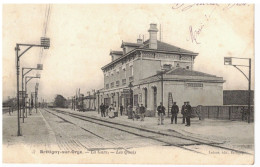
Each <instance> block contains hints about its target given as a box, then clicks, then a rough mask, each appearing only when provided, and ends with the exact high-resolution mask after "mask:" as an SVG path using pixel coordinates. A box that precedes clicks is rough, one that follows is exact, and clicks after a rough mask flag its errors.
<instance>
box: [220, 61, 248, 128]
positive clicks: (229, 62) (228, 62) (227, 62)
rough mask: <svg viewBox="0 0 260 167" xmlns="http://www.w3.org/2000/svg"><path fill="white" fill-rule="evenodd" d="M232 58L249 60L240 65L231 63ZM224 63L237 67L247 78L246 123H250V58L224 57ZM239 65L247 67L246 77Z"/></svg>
mask: <svg viewBox="0 0 260 167" xmlns="http://www.w3.org/2000/svg"><path fill="white" fill-rule="evenodd" d="M232 59H246V60H248V61H249V62H248V63H249V65H248V66H247V65H240V64H232ZM224 65H232V66H233V67H235V68H236V69H238V70H239V71H240V72H241V73H242V74H243V75H244V76H245V77H246V79H247V80H248V114H247V115H248V119H247V121H248V123H250V116H251V104H250V103H251V58H240V57H225V58H224ZM239 66H241V67H248V71H249V72H248V77H247V76H246V74H245V73H244V72H243V71H242V70H241V69H240V68H239Z"/></svg>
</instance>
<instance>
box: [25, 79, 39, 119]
mask: <svg viewBox="0 0 260 167" xmlns="http://www.w3.org/2000/svg"><path fill="white" fill-rule="evenodd" d="M33 78H41V77H40V75H37V76H35V77H34V76H26V77H25V93H27V83H28V82H29V81H30V80H32V79H33ZM27 79H28V80H27ZM31 100H32V99H31ZM25 101H26V98H25ZM26 117H27V111H26Z"/></svg>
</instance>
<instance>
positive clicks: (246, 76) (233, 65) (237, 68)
mask: <svg viewBox="0 0 260 167" xmlns="http://www.w3.org/2000/svg"><path fill="white" fill-rule="evenodd" d="M233 66H234V67H235V68H236V69H238V70H239V71H240V72H241V73H242V74H243V75H244V76H245V77H246V79H247V80H248V81H249V78H248V77H247V76H246V74H245V73H244V72H243V71H242V70H241V69H240V68H238V67H237V66H238V65H233Z"/></svg>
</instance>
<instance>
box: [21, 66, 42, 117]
mask: <svg viewBox="0 0 260 167" xmlns="http://www.w3.org/2000/svg"><path fill="white" fill-rule="evenodd" d="M24 70H28V71H27V72H25V73H24ZM32 70H43V65H42V64H37V67H36V68H28V67H23V68H22V92H24V77H25V75H26V74H28V73H29V72H31V71H32ZM22 96H23V100H22V101H23V122H24V113H25V96H26V95H25V94H24V93H23V95H22ZM26 114H27V112H26ZM26 117H27V115H26Z"/></svg>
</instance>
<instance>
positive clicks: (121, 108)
mask: <svg viewBox="0 0 260 167" xmlns="http://www.w3.org/2000/svg"><path fill="white" fill-rule="evenodd" d="M123 110H124V106H123V105H122V104H121V105H120V115H121V116H122V115H123Z"/></svg>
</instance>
